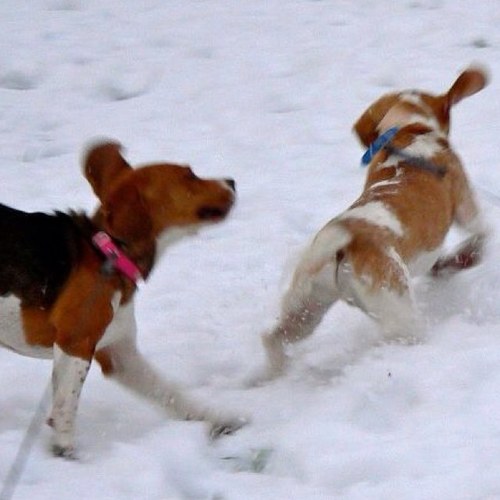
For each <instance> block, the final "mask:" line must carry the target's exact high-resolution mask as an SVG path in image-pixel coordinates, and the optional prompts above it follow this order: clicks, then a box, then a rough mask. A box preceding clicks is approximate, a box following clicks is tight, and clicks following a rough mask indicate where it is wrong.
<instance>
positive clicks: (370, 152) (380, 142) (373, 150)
mask: <svg viewBox="0 0 500 500" xmlns="http://www.w3.org/2000/svg"><path fill="white" fill-rule="evenodd" d="M398 130H399V128H398V127H391V128H390V129H387V130H386V131H385V132H384V133H383V134H380V135H379V136H378V137H377V138H376V139H375V140H374V141H373V142H372V143H371V144H370V146H369V147H368V149H367V150H366V152H365V154H364V155H363V156H362V157H361V165H362V166H364V167H366V165H369V163H370V162H371V161H372V159H373V157H374V156H375V155H376V154H377V153H378V152H379V151H380V150H381V149H382V148H383V147H384V146H385V145H386V144H387V143H389V142H390V141H391V140H392V138H393V137H394V136H395V135H396V132H397V131H398Z"/></svg>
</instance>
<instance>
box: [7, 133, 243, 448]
mask: <svg viewBox="0 0 500 500" xmlns="http://www.w3.org/2000/svg"><path fill="white" fill-rule="evenodd" d="M84 173H85V176H86V178H87V179H88V181H89V182H90V184H91V186H92V188H93V190H94V192H95V194H96V195H97V197H98V198H99V200H100V202H101V205H100V206H99V207H98V209H97V211H96V213H95V214H94V215H93V216H92V217H90V218H89V217H87V216H86V215H84V214H77V213H67V214H66V213H60V212H57V213H55V214H44V213H25V212H21V211H19V210H15V209H13V208H9V207H7V206H5V205H0V234H1V235H2V237H1V239H0V260H1V262H2V266H0V295H1V296H2V297H1V298H0V311H1V312H0V345H2V346H4V347H7V348H9V349H11V350H13V351H15V352H18V353H20V354H24V355H27V356H34V357H43V358H46V357H52V358H53V360H54V365H53V377H52V386H53V403H52V412H51V415H50V418H49V423H50V425H51V426H52V427H53V429H54V431H55V438H54V443H53V450H54V453H55V454H56V455H61V456H71V455H72V454H73V449H74V443H73V441H74V424H75V416H76V411H77V406H78V400H79V396H80V391H81V389H82V385H83V383H84V381H85V377H86V375H87V372H88V370H89V367H90V364H91V361H92V359H94V358H95V359H96V360H97V361H98V362H99V364H100V365H101V368H102V371H103V373H104V374H105V375H108V376H110V377H113V378H114V379H115V380H117V381H118V382H121V383H122V384H124V385H125V386H126V387H128V388H129V389H131V390H132V391H135V392H136V393H137V394H139V395H141V396H143V397H145V398H147V399H149V400H152V401H153V402H155V403H157V404H158V405H159V406H161V407H162V408H164V409H165V410H169V411H170V413H171V414H173V416H175V417H177V418H181V419H195V420H206V421H209V422H210V423H211V424H212V431H213V432H214V433H216V434H217V433H221V432H228V431H231V430H233V429H235V428H237V427H238V426H240V425H241V423H242V422H241V421H239V420H238V419H235V418H229V417H227V416H224V415H218V414H217V413H216V412H214V411H212V410H210V409H208V408H202V407H201V406H200V405H199V404H198V403H196V402H194V401H191V400H189V399H188V398H186V397H185V396H184V395H183V394H182V393H181V391H180V390H179V388H177V387H176V386H175V385H174V384H171V383H168V382H166V381H164V380H163V379H162V378H161V376H160V375H159V374H158V373H157V372H156V371H155V370H154V369H153V368H152V367H151V366H150V365H149V364H148V363H147V362H146V360H145V359H144V358H143V357H142V356H141V354H140V353H139V352H138V350H137V348H136V339H135V337H136V323H135V317H134V302H133V297H134V293H135V290H136V286H137V282H138V280H142V279H146V278H147V277H148V275H149V274H150V272H151V270H152V268H153V265H154V263H155V261H156V260H157V259H158V258H159V257H160V256H161V254H162V253H163V251H164V249H165V246H166V245H167V244H168V243H169V242H170V241H171V240H172V239H173V238H175V239H177V238H178V237H179V236H182V235H185V234H192V233H194V232H196V230H197V229H198V228H200V227H201V226H203V225H205V224H208V223H215V222H219V221H221V220H223V219H224V218H225V217H226V215H227V214H228V212H229V211H230V209H231V207H232V205H233V202H234V197H235V183H234V181H233V180H231V179H220V180H216V179H210V180H205V179H200V178H199V177H197V176H196V175H195V174H194V173H193V171H192V170H191V168H189V167H186V166H180V165H174V164H153V165H147V166H143V167H141V168H137V169H133V168H132V167H131V166H130V165H129V164H128V163H127V162H126V161H125V159H124V158H123V157H122V155H121V154H120V146H119V145H118V144H116V143H113V142H107V143H102V144H98V145H96V146H94V147H92V148H91V149H90V150H89V151H88V153H87V155H86V157H85V160H84Z"/></svg>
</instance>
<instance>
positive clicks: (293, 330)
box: [262, 264, 338, 378]
mask: <svg viewBox="0 0 500 500" xmlns="http://www.w3.org/2000/svg"><path fill="white" fill-rule="evenodd" d="M337 298H338V294H337V289H336V285H335V268H334V265H333V264H328V265H325V266H324V267H322V268H321V269H320V270H319V271H317V272H316V273H310V272H308V271H307V270H306V269H304V268H303V267H300V266H299V268H298V269H297V271H296V272H295V275H294V277H293V280H292V283H291V285H290V287H289V289H288V291H287V292H286V294H285V296H284V297H283V300H282V304H281V313H280V316H279V319H278V323H277V324H276V325H275V326H274V328H273V329H272V330H270V331H268V332H266V333H264V335H263V336H262V342H263V344H264V348H265V350H266V354H267V358H268V364H269V373H268V374H267V375H268V376H267V378H273V377H276V376H279V375H281V374H282V373H283V372H284V371H285V369H286V364H287V356H286V354H285V347H286V345H287V344H293V343H295V342H298V341H300V340H302V339H304V338H306V337H308V336H309V335H311V334H312V333H313V332H314V330H315V329H316V327H317V326H318V325H319V323H320V322H321V320H322V319H323V316H324V315H325V313H326V312H327V311H328V309H329V308H330V307H331V306H332V305H333V303H334V302H335V301H336V300H337Z"/></svg>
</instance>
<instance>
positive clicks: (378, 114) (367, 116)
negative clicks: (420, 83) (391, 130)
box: [353, 93, 399, 147]
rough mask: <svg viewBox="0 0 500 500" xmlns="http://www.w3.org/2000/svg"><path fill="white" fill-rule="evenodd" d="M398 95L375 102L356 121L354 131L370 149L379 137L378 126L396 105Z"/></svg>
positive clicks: (385, 96) (390, 95)
mask: <svg viewBox="0 0 500 500" xmlns="http://www.w3.org/2000/svg"><path fill="white" fill-rule="evenodd" d="M398 98H399V94H398V93H394V94H386V95H384V96H382V97H381V98H380V99H378V100H377V101H375V102H374V103H373V104H372V105H371V106H370V107H369V108H368V109H367V110H366V111H365V112H364V113H363V114H362V115H361V116H360V117H359V118H358V120H357V121H356V123H355V124H354V127H353V130H354V132H355V133H356V134H357V136H358V138H359V140H360V141H361V142H362V143H363V144H364V145H365V146H366V147H368V146H369V145H370V144H371V143H372V142H373V141H374V140H375V139H376V138H377V137H378V136H379V131H377V127H378V124H379V123H380V121H381V120H382V118H384V116H385V115H386V114H387V112H388V111H389V109H391V108H392V106H394V104H396V101H397V100H398Z"/></svg>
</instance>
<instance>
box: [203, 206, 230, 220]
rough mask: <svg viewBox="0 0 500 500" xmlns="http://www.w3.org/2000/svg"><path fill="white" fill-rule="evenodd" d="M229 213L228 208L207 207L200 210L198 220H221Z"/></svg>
mask: <svg viewBox="0 0 500 500" xmlns="http://www.w3.org/2000/svg"><path fill="white" fill-rule="evenodd" d="M228 212H229V209H228V208H221V207H210V206H205V207H201V208H199V209H198V212H197V215H198V219H200V220H202V221H211V220H219V219H222V218H224V217H225V216H226V215H227V213H228Z"/></svg>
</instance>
